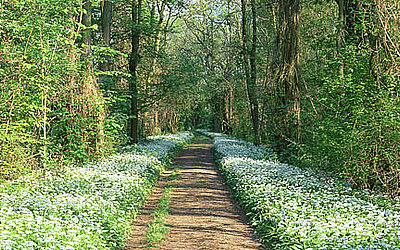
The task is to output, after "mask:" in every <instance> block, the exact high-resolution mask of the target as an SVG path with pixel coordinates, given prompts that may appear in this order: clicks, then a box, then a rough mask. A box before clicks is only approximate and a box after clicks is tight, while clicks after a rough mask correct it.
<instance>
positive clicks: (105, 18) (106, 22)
mask: <svg viewBox="0 0 400 250" xmlns="http://www.w3.org/2000/svg"><path fill="white" fill-rule="evenodd" d="M111 24H112V3H111V1H107V0H104V1H103V2H102V5H101V30H102V36H103V42H104V45H105V46H107V47H110V45H111ZM103 60H104V61H103V62H102V63H101V64H100V70H101V71H109V70H111V66H110V62H109V61H110V57H109V56H104V57H103Z"/></svg>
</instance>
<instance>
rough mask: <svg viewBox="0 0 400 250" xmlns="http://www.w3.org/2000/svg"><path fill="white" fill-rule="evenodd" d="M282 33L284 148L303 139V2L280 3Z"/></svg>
mask: <svg viewBox="0 0 400 250" xmlns="http://www.w3.org/2000/svg"><path fill="white" fill-rule="evenodd" d="M278 27H279V31H278V38H279V41H278V50H279V53H280V56H279V60H278V68H277V76H278V87H279V88H280V89H281V98H280V99H281V107H282V108H281V110H284V112H283V113H281V115H282V117H280V119H281V124H282V125H283V126H281V127H280V128H278V130H280V131H281V132H280V133H281V135H280V136H281V140H282V143H283V145H285V144H286V142H285V140H286V138H290V137H296V138H297V139H298V138H299V137H300V124H301V123H300V94H301V93H300V74H299V71H300V51H299V41H300V40H299V27H300V0H280V1H279V26H278Z"/></svg>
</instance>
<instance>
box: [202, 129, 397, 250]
mask: <svg viewBox="0 0 400 250" xmlns="http://www.w3.org/2000/svg"><path fill="white" fill-rule="evenodd" d="M199 132H201V133H203V134H205V135H208V136H211V137H213V139H214V143H215V147H214V150H215V155H216V157H217V162H218V164H219V167H220V170H221V171H222V172H223V174H224V176H225V178H226V180H227V183H228V184H229V185H230V186H231V188H232V190H233V192H234V194H235V196H236V198H237V199H238V200H239V202H240V203H241V205H242V207H243V208H244V210H245V211H246V212H247V214H248V216H249V218H250V220H251V223H252V225H253V226H254V227H255V228H256V230H257V231H258V233H260V235H261V237H262V240H263V241H264V243H265V244H266V246H267V247H268V248H269V249H400V211H399V209H393V208H392V209H391V208H386V207H383V206H380V205H377V204H374V203H372V202H369V201H366V200H368V199H361V198H357V197H356V196H355V192H354V191H353V190H351V188H350V187H349V186H348V185H346V183H344V182H342V181H340V180H339V179H335V178H333V177H327V176H325V175H323V174H321V173H317V172H315V171H313V170H311V169H300V168H298V167H295V166H290V165H287V164H283V163H281V162H279V161H276V160H273V159H272V158H271V156H272V152H271V150H270V149H267V148H265V147H263V146H255V145H254V144H252V143H248V142H245V141H242V140H239V139H236V138H233V137H228V136H225V135H223V134H218V133H210V132H207V131H204V130H203V131H199ZM367 198H370V199H372V198H373V197H372V195H371V197H367Z"/></svg>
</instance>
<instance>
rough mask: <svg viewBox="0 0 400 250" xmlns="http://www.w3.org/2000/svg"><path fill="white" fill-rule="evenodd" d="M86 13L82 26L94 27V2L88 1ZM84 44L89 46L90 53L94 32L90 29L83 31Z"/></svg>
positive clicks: (85, 6) (85, 7)
mask: <svg viewBox="0 0 400 250" xmlns="http://www.w3.org/2000/svg"><path fill="white" fill-rule="evenodd" d="M83 7H84V9H85V13H84V15H83V18H82V24H83V25H84V26H86V27H90V26H92V2H91V0H86V2H85V3H84V6H83ZM83 43H84V44H85V45H86V46H87V48H86V51H87V52H89V51H90V45H91V43H92V31H91V29H89V28H85V30H84V31H83Z"/></svg>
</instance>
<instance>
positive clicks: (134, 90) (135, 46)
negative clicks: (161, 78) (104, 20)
mask: <svg viewBox="0 0 400 250" xmlns="http://www.w3.org/2000/svg"><path fill="white" fill-rule="evenodd" d="M141 9H142V0H133V1H132V13H131V15H132V28H131V34H130V42H131V47H132V48H131V54H130V55H129V72H130V74H131V76H130V78H129V91H130V93H131V103H130V112H129V137H130V138H131V143H137V142H138V141H139V133H138V132H139V92H138V77H137V67H138V65H139V59H140V58H139V43H140V36H141V31H140V27H139V24H140V21H141V20H140V19H141Z"/></svg>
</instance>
